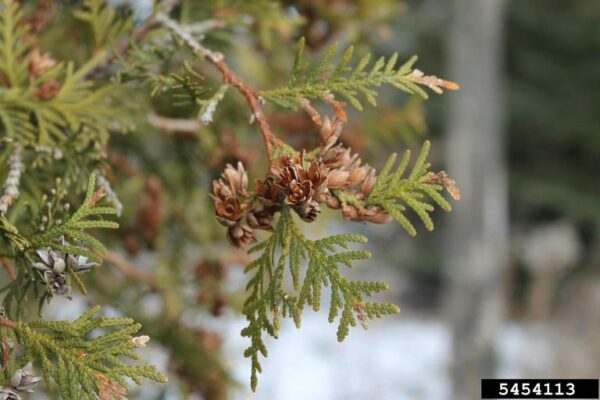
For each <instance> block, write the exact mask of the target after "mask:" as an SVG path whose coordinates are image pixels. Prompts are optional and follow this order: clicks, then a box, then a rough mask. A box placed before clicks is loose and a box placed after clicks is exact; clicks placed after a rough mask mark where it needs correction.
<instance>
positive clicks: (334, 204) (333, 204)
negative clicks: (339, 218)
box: [325, 194, 341, 210]
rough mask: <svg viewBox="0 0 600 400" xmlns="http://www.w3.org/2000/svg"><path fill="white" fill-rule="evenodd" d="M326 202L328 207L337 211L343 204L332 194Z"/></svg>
mask: <svg viewBox="0 0 600 400" xmlns="http://www.w3.org/2000/svg"><path fill="white" fill-rule="evenodd" d="M325 202H326V203H327V206H328V207H330V208H333V209H334V210H337V209H338V208H340V207H341V203H340V201H339V200H338V198H337V197H335V196H334V195H331V194H330V195H327V197H326V199H325Z"/></svg>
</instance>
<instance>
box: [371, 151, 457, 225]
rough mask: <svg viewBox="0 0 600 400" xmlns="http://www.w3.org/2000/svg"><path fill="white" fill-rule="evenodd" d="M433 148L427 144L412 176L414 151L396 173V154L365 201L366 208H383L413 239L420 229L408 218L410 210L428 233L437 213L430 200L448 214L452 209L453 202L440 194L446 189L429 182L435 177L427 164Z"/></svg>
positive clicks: (406, 156) (402, 161) (407, 155)
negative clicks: (412, 155)
mask: <svg viewBox="0 0 600 400" xmlns="http://www.w3.org/2000/svg"><path fill="white" fill-rule="evenodd" d="M430 146H431V144H430V142H429V141H426V142H425V143H424V144H423V147H422V148H421V152H420V153H419V155H418V157H417V160H416V162H415V164H414V166H413V167H412V170H411V171H410V173H408V174H407V169H408V164H409V162H410V156H411V151H410V150H406V151H405V152H404V155H403V157H402V160H401V161H400V163H399V164H398V167H397V168H396V170H395V171H392V168H393V167H394V164H395V162H396V154H392V155H391V156H390V158H389V159H388V160H387V162H386V163H385V165H384V166H383V168H382V170H381V172H380V173H379V177H378V178H377V183H376V184H375V187H374V188H373V190H372V191H371V193H370V194H369V196H368V197H367V199H366V201H365V204H366V205H378V206H381V207H383V208H384V209H385V210H386V211H387V212H388V213H389V214H390V215H391V216H392V217H393V218H394V219H395V220H396V221H398V223H399V224H400V225H402V227H403V228H404V229H405V230H406V232H407V233H408V234H409V235H411V236H415V235H416V234H417V230H416V229H415V226H414V225H413V224H412V222H410V220H409V219H408V218H407V217H406V215H405V214H406V213H405V212H406V210H407V209H410V210H412V211H413V212H415V213H416V214H417V216H418V217H419V219H420V220H421V221H422V222H423V225H425V228H427V230H428V231H432V230H433V220H432V219H431V216H430V215H429V214H430V213H431V212H433V211H434V205H433V204H431V202H428V201H427V200H431V201H432V202H433V203H434V204H437V205H438V206H439V207H440V208H441V209H442V210H444V211H450V210H451V209H452V206H451V205H450V203H449V202H448V201H447V200H446V199H445V198H444V197H443V196H442V195H441V194H440V192H441V191H443V190H444V186H443V185H441V184H440V185H438V184H432V183H431V182H429V181H428V180H429V179H430V178H431V175H432V173H431V172H429V171H428V169H429V167H430V166H431V164H430V163H429V162H427V156H428V154H429V148H430Z"/></svg>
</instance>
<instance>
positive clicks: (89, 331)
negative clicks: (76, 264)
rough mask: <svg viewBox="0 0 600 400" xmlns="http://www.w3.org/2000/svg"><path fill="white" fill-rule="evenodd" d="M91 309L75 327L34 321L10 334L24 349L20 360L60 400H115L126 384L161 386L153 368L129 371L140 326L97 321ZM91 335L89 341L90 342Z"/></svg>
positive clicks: (95, 309) (125, 321)
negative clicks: (30, 363)
mask: <svg viewBox="0 0 600 400" xmlns="http://www.w3.org/2000/svg"><path fill="white" fill-rule="evenodd" d="M99 310H100V307H93V308H91V309H90V310H89V311H87V312H86V313H85V314H83V315H82V316H81V317H79V318H78V319H77V320H76V321H73V322H69V321H45V320H39V321H33V322H30V323H28V324H24V323H21V324H19V325H18V326H17V328H16V329H15V333H16V336H17V338H18V340H19V342H20V343H21V344H22V345H23V347H24V348H25V354H24V357H23V358H24V360H25V361H26V362H27V361H33V362H35V363H36V365H40V366H41V368H42V372H43V375H44V379H45V381H46V382H47V383H48V384H52V382H54V383H55V384H56V386H57V387H58V391H59V393H60V396H61V398H62V399H65V400H81V399H95V398H106V399H110V398H120V397H122V396H123V395H124V394H125V393H127V387H128V384H127V381H126V380H125V378H131V379H132V380H133V381H134V382H135V383H137V384H141V380H142V378H148V379H152V380H154V381H157V382H163V383H164V382H166V378H165V377H164V376H163V375H162V374H161V373H159V372H158V371H157V370H156V369H155V368H154V367H153V366H145V365H131V364H128V363H125V362H124V359H126V358H130V359H133V360H137V359H138V356H137V354H136V353H135V351H134V348H135V347H136V345H135V342H134V340H133V335H134V334H135V333H136V332H138V331H139V329H140V328H141V325H139V324H136V323H135V322H134V321H133V320H132V319H130V318H105V317H102V316H96V314H97V313H98V311H99ZM91 335H93V336H91Z"/></svg>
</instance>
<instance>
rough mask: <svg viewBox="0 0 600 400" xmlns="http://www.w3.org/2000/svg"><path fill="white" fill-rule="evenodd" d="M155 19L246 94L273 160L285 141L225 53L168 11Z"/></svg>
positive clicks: (268, 154) (268, 153) (245, 96)
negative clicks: (202, 40)
mask: <svg viewBox="0 0 600 400" xmlns="http://www.w3.org/2000/svg"><path fill="white" fill-rule="evenodd" d="M155 19H156V21H158V22H159V23H160V24H162V25H163V26H165V27H166V28H167V29H169V30H170V31H171V32H172V33H174V34H175V35H176V36H178V37H179V38H180V39H181V40H183V42H184V43H185V44H186V45H187V46H188V47H189V48H191V49H192V50H193V51H194V53H196V54H197V55H198V56H200V57H202V58H204V59H205V60H207V61H209V62H210V63H212V64H213V65H214V66H215V67H217V69H218V70H219V72H221V74H222V75H223V81H224V82H225V83H229V84H231V85H232V86H233V87H235V88H236V89H237V90H238V91H239V92H240V93H241V94H242V96H244V98H245V99H246V102H247V103H248V105H249V106H250V110H251V111H252V116H253V118H254V119H255V120H256V122H257V124H258V127H259V129H260V131H261V133H262V136H263V139H264V141H265V147H266V150H267V156H268V157H269V160H271V159H272V158H273V144H277V145H282V144H283V142H282V141H281V140H280V139H277V138H276V137H275V135H274V134H273V132H272V131H271V127H270V126H269V123H268V122H267V119H266V118H265V114H264V112H263V110H262V107H261V104H260V100H259V98H258V95H257V94H256V91H255V90H254V89H252V88H251V87H250V86H248V84H246V83H245V82H244V81H243V80H242V79H241V78H240V77H239V76H238V75H236V74H235V72H233V71H232V70H231V69H230V68H229V66H228V65H227V64H226V63H225V59H224V57H223V54H221V53H219V52H216V51H212V50H210V49H208V48H206V47H204V46H203V45H202V44H200V42H198V41H197V40H196V39H194V37H193V36H192V35H191V34H190V33H189V32H188V31H186V30H185V29H184V28H183V27H181V26H180V25H179V24H178V23H177V22H175V21H174V20H172V19H171V18H169V16H168V15H167V14H166V13H164V12H161V13H158V14H156V17H155Z"/></svg>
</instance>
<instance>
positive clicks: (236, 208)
mask: <svg viewBox="0 0 600 400" xmlns="http://www.w3.org/2000/svg"><path fill="white" fill-rule="evenodd" d="M212 197H213V199H214V201H215V214H216V216H217V221H219V223H221V224H222V225H225V226H233V225H235V224H236V223H237V222H238V221H239V220H240V219H241V218H242V215H243V213H244V211H245V209H246V208H247V205H245V204H242V203H240V200H239V199H238V198H237V196H236V194H235V192H234V191H233V190H232V189H231V187H230V186H229V185H226V184H225V183H224V182H223V181H222V180H218V181H216V180H215V181H213V195H212Z"/></svg>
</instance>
